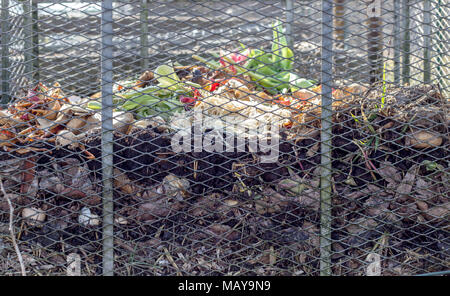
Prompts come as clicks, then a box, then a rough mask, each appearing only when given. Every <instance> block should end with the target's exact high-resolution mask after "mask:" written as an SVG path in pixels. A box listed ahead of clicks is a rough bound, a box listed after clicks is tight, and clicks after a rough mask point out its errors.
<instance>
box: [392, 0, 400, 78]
mask: <svg viewBox="0 0 450 296" xmlns="http://www.w3.org/2000/svg"><path fill="white" fill-rule="evenodd" d="M393 2H394V11H393V13H394V30H393V34H394V83H399V81H400V41H401V40H400V38H399V34H400V32H399V31H400V30H399V29H400V16H399V13H398V11H399V2H398V1H395V0H394V1H393Z"/></svg>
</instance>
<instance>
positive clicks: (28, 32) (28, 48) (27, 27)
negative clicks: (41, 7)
mask: <svg viewBox="0 0 450 296" xmlns="http://www.w3.org/2000/svg"><path fill="white" fill-rule="evenodd" d="M22 7H23V27H24V29H23V31H24V35H25V36H24V43H25V44H24V46H25V48H24V50H23V51H24V60H25V75H26V77H27V78H30V79H31V78H32V77H31V76H32V72H33V65H32V55H33V33H32V32H33V31H32V29H31V1H30V0H24V1H23V4H22ZM30 82H31V80H30Z"/></svg>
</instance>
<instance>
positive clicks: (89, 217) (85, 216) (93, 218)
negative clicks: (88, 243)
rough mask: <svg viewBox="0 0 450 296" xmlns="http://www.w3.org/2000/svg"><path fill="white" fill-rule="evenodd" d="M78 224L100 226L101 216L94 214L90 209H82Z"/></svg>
mask: <svg viewBox="0 0 450 296" xmlns="http://www.w3.org/2000/svg"><path fill="white" fill-rule="evenodd" d="M78 222H79V223H80V224H82V225H84V226H98V225H99V224H100V219H99V216H98V215H96V214H94V213H92V212H91V210H90V209H89V208H86V207H84V208H82V209H81V214H80V216H78Z"/></svg>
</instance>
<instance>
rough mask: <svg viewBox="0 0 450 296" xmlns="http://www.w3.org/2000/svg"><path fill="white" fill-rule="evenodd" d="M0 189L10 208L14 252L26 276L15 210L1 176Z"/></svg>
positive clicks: (10, 230) (10, 227) (10, 231)
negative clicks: (16, 228) (18, 238)
mask: <svg viewBox="0 0 450 296" xmlns="http://www.w3.org/2000/svg"><path fill="white" fill-rule="evenodd" d="M0 189H1V191H2V193H3V196H4V197H5V199H6V201H7V202H8V206H9V233H10V235H11V240H12V243H13V246H14V250H15V251H16V254H17V258H19V264H20V269H21V272H22V276H26V275H27V273H26V271H25V266H24V265H23V258H22V254H21V253H20V250H19V247H18V246H17V242H16V235H15V234H14V226H13V218H14V208H13V206H12V203H11V200H10V199H9V197H8V195H7V194H6V191H5V188H4V187H3V180H2V177H1V176H0Z"/></svg>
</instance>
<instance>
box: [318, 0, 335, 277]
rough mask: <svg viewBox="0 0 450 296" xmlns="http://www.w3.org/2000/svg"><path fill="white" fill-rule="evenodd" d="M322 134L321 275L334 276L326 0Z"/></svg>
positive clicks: (329, 12)
mask: <svg viewBox="0 0 450 296" xmlns="http://www.w3.org/2000/svg"><path fill="white" fill-rule="evenodd" d="M321 60H322V61H321V62H322V69H321V75H322V115H321V122H322V132H321V148H320V151H321V176H320V275H331V219H332V217H331V134H332V102H333V97H332V94H331V90H332V88H331V86H332V79H333V77H332V70H333V64H332V62H333V2H332V0H322V57H321Z"/></svg>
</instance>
